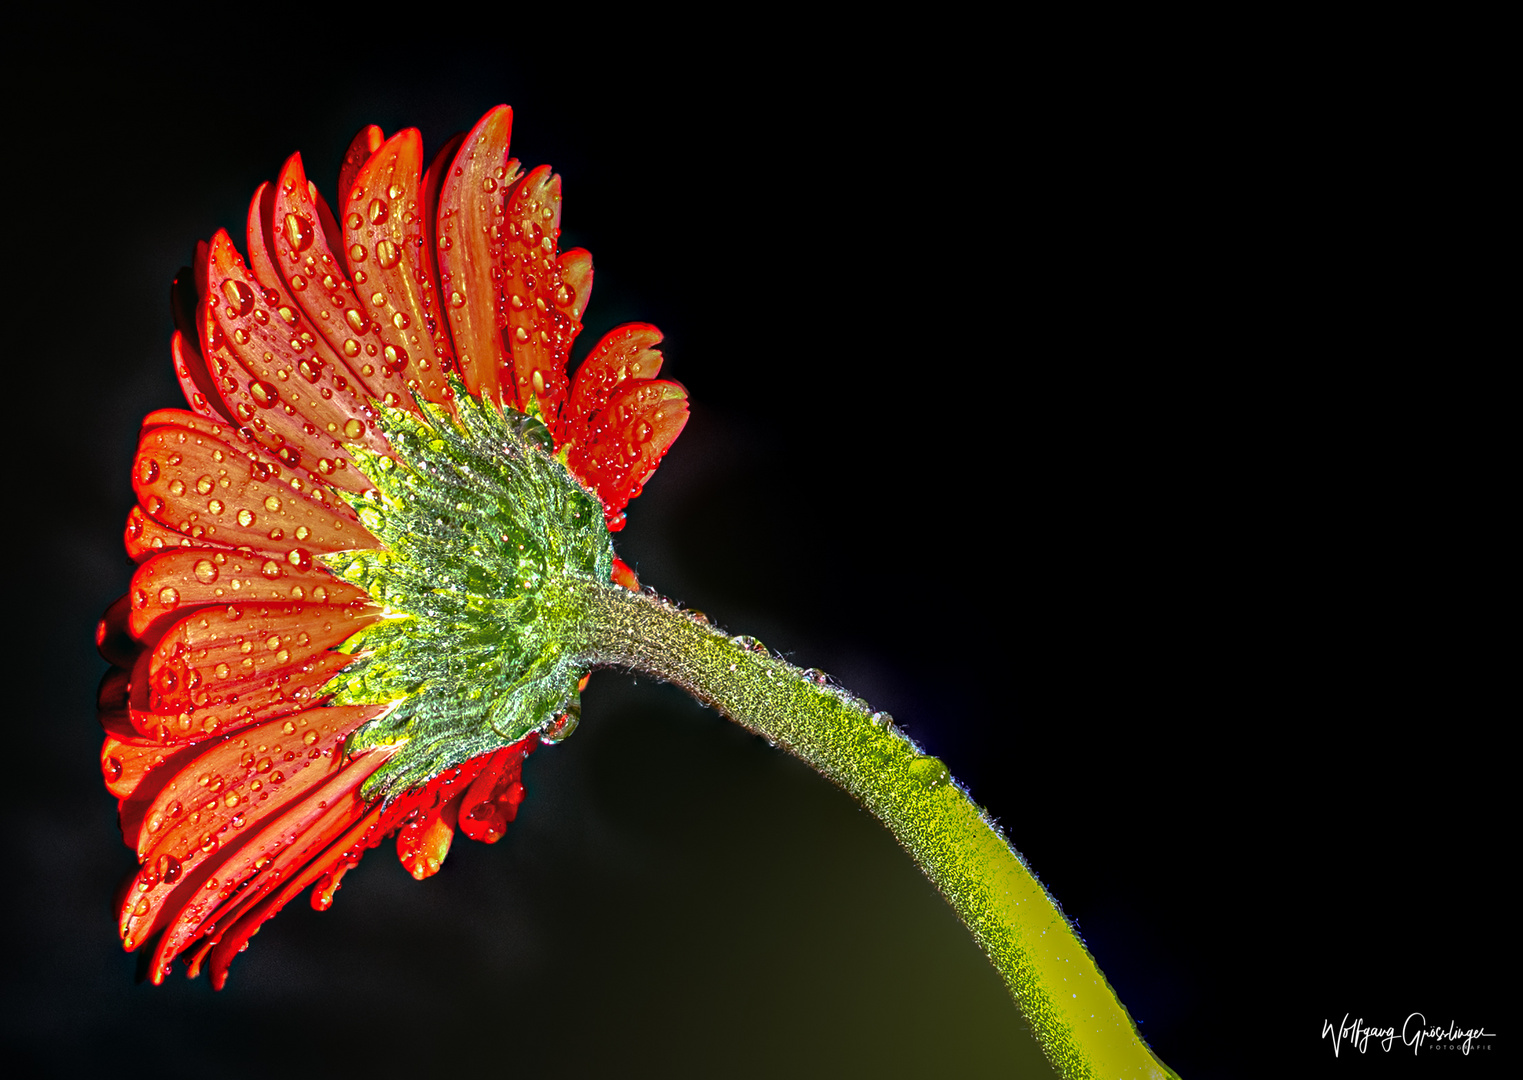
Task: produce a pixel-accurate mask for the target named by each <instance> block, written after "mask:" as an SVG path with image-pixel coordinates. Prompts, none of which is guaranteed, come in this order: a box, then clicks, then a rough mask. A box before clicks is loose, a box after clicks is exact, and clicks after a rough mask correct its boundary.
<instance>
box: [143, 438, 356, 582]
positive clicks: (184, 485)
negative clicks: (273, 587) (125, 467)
mask: <svg viewBox="0 0 1523 1080" xmlns="http://www.w3.org/2000/svg"><path fill="white" fill-rule="evenodd" d="M153 415H154V416H159V415H161V414H157V413H156V414H153ZM173 415H174V416H175V422H174V423H171V424H164V425H161V426H158V427H153V428H150V429H149V430H147V431H145V432H143V435H142V438H141V440H140V441H139V443H138V454H137V460H136V462H135V464H134V467H133V474H132V482H133V487H134V488H135V490H136V491H137V495H138V501H139V502H140V503H141V504H142V506H143V508H144V509H145V510H147V511H148V514H149V516H150V517H152V518H153V519H154V520H156V521H158V522H159V523H160V524H161V525H165V526H168V527H169V528H172V529H177V530H178V531H179V532H180V533H182V534H184V535H186V536H189V537H191V538H192V539H194V540H197V541H203V540H204V541H208V542H209V543H210V544H212V545H222V544H227V545H232V546H235V547H249V548H253V549H254V550H256V551H261V552H266V553H268V554H271V555H273V556H275V557H276V558H284V559H286V560H287V561H289V562H290V563H291V565H293V566H295V567H297V568H305V567H307V566H310V565H311V562H312V556H313V555H314V554H316V553H318V552H326V551H345V550H349V549H353V548H371V547H375V546H377V541H376V539H375V538H374V537H373V536H371V535H370V533H369V532H367V531H366V530H365V528H364V527H363V526H362V525H360V524H359V522H358V521H356V520H355V519H354V514H353V511H351V510H350V509H349V507H348V506H347V505H345V504H344V503H342V502H340V501H339V500H338V498H337V497H336V496H334V495H333V494H332V493H331V492H330V491H329V490H328V489H327V488H326V487H324V486H323V485H322V484H321V483H319V482H317V481H314V480H310V479H306V478H304V475H303V474H300V473H294V474H293V470H291V469H290V468H289V467H288V466H286V465H284V464H283V463H282V462H280V461H279V460H277V459H274V458H271V457H268V456H266V455H265V454H264V453H262V452H260V451H257V450H253V449H248V448H246V447H245V448H240V447H238V446H235V445H234V444H233V443H231V442H229V441H227V440H226V438H218V437H216V436H214V435H212V434H211V433H210V431H211V430H213V429H214V427H215V426H214V425H211V424H209V423H208V422H207V421H205V420H197V419H196V418H193V417H191V416H190V414H189V413H179V414H173ZM186 418H190V422H187V421H186ZM150 419H152V417H150ZM198 427H199V428H202V429H203V430H201V431H197V430H196V429H197V428H198Z"/></svg>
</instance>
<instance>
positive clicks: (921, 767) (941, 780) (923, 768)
mask: <svg viewBox="0 0 1523 1080" xmlns="http://www.w3.org/2000/svg"><path fill="white" fill-rule="evenodd" d="M951 775H952V774H951V773H949V772H948V771H947V767H946V766H945V765H943V764H942V762H941V759H940V758H933V757H917V758H916V759H915V760H914V761H912V762H910V778H911V779H912V780H914V781H915V782H916V783H918V784H920V785H921V786H922V787H927V788H936V787H940V786H941V785H942V784H945V783H946V782H947V781H948V780H949V779H951Z"/></svg>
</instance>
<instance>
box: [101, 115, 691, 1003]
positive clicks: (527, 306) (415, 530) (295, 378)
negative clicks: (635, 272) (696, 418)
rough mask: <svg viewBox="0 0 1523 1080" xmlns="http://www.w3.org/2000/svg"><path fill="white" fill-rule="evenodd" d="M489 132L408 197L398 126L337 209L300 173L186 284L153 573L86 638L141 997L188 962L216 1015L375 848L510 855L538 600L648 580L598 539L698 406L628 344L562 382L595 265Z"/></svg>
mask: <svg viewBox="0 0 1523 1080" xmlns="http://www.w3.org/2000/svg"><path fill="white" fill-rule="evenodd" d="M511 117H512V114H511V111H510V110H509V109H508V108H507V107H505V106H503V107H499V108H496V109H494V110H492V111H491V112H489V113H488V114H487V115H486V116H485V117H484V118H482V120H481V121H480V123H478V124H477V125H476V127H475V128H474V129H473V130H472V131H471V132H470V133H469V134H468V135H466V136H464V137H463V138H460V139H457V140H454V141H452V142H451V143H450V144H449V145H447V146H446V147H445V148H444V150H443V152H441V153H440V154H439V156H438V157H436V158H435V159H434V161H433V163H432V164H431V165H429V167H428V168H427V170H424V168H423V157H422V141H421V138H420V136H419V134H418V132H417V131H415V130H407V131H403V132H399V133H398V134H396V135H394V136H392V137H391V138H390V139H383V138H382V133H381V131H380V130H379V129H378V128H375V127H370V128H367V129H366V130H365V131H362V132H361V133H360V134H359V135H358V136H357V137H356V138H355V140H354V142H353V144H352V145H351V146H350V148H349V152H348V154H347V155H346V157H345V159H344V164H343V167H342V170H341V172H340V177H339V192H340V202H339V204H338V208H337V209H338V212H337V213H336V214H335V213H334V212H332V211H331V210H330V209H329V207H328V205H327V204H326V203H325V202H324V201H323V199H322V198H321V196H319V195H318V194H317V190H316V188H315V187H314V186H313V185H312V184H310V183H309V182H308V181H307V178H306V176H305V174H304V173H303V170H302V163H301V158H300V156H299V155H297V156H293V157H292V158H291V159H290V160H289V161H287V162H286V165H285V167H284V168H283V169H282V170H281V173H280V176H279V177H278V179H277V180H276V181H275V182H274V183H273V184H265V185H263V186H261V187H260V188H259V190H258V191H257V192H256V193H255V195H254V198H253V201H252V203H251V204H250V207H249V214H248V229H247V251H248V258H247V260H246V261H245V260H244V259H243V258H242V257H240V255H239V253H238V252H237V250H236V249H235V247H234V244H233V241H232V239H231V238H230V237H229V236H228V235H227V233H226V232H218V233H217V234H216V235H215V236H214V237H212V239H211V241H210V242H209V243H203V244H201V245H199V247H198V250H197V253H196V265H195V267H194V270H193V271H191V272H189V273H188V274H182V275H181V276H180V278H179V279H178V280H177V281H176V282H175V289H174V297H175V311H176V322H177V326H178V330H177V331H176V333H175V335H174V338H173V343H172V352H173V356H174V364H175V371H176V374H177V375H178V377H179V380H180V384H181V386H182V388H183V390H184V393H185V397H186V401H187V402H188V403H189V405H190V410H189V411H183V410H161V411H159V412H155V413H152V414H151V415H149V416H148V417H147V419H146V420H145V421H144V425H143V431H142V436H141V439H140V442H139V446H138V451H137V456H136V460H135V462H134V467H133V486H134V490H135V491H136V493H137V497H138V505H137V506H135V507H134V508H133V510H132V512H131V514H130V516H129V520H128V524H127V532H126V546H127V551H128V553H129V554H130V555H131V556H132V558H133V559H134V560H136V561H137V562H139V563H140V564H141V565H140V566H139V567H138V570H137V572H136V574H135V575H134V576H133V580H132V585H131V589H130V591H129V592H128V594H127V596H125V597H123V598H122V599H121V600H120V601H118V602H117V603H116V604H114V605H112V607H111V609H110V610H109V611H108V612H107V613H106V616H105V618H104V619H103V620H102V623H101V627H100V631H99V635H98V637H99V643H100V647H101V652H102V654H103V655H104V656H105V657H106V659H107V660H108V661H110V662H111V663H112V664H113V667H112V669H111V671H110V672H108V674H107V676H106V678H105V680H104V682H103V684H102V688H101V699H100V711H101V718H102V723H103V724H104V726H105V728H106V740H105V745H104V747H103V748H102V751H101V765H102V770H103V772H104V775H105V779H106V784H107V787H108V788H109V789H110V791H111V792H112V794H114V795H115V796H116V797H117V798H118V799H119V800H120V811H121V823H122V830H123V835H124V836H125V838H126V840H127V843H128V845H129V846H130V847H132V848H133V849H134V850H135V851H136V853H137V857H138V861H139V863H140V864H141V868H140V869H139V870H138V872H137V873H136V874H135V875H133V876H132V877H131V878H130V879H129V880H128V881H127V882H126V883H125V885H124V886H123V893H122V896H121V898H120V904H119V914H120V931H121V935H122V939H123V943H124V944H125V946H126V947H127V948H128V949H135V948H138V947H139V946H141V945H143V944H144V943H145V942H147V941H149V940H150V939H152V938H154V936H155V935H157V945H156V948H155V952H154V953H153V955H152V959H151V962H150V964H149V972H150V977H151V978H152V979H153V981H155V982H159V981H161V980H162V979H163V977H164V975H165V974H166V973H167V972H168V971H169V970H170V965H171V962H172V961H173V960H174V958H175V957H176V956H178V955H181V954H182V953H185V954H188V956H189V959H190V973H191V974H192V975H195V974H196V973H197V972H198V971H199V970H200V968H201V966H202V965H203V964H206V965H208V966H209V969H210V971H211V974H212V981H213V983H214V984H215V985H217V986H219V987H220V986H221V985H222V983H223V982H224V980H225V979H226V975H227V965H228V962H229V961H230V960H231V958H232V956H234V955H235V954H236V953H237V952H238V951H239V950H240V949H241V948H242V947H243V946H244V945H245V944H246V943H247V941H248V939H249V937H250V936H251V935H252V934H253V933H255V932H256V931H257V930H258V928H259V926H260V924H261V923H263V922H264V920H266V919H268V918H269V917H270V916H272V915H273V914H275V912H277V911H279V910H280V908H281V907H282V906H283V905H284V904H286V903H287V902H288V901H290V900H291V899H292V898H293V897H294V896H295V895H296V894H297V893H299V892H300V891H302V890H303V889H305V888H307V887H309V886H315V888H314V889H313V894H312V902H313V905H314V906H315V907H318V908H320V909H321V908H326V907H327V906H328V905H329V904H330V903H331V902H332V897H333V893H334V891H335V890H336V889H337V888H338V884H339V879H340V878H341V877H342V875H343V873H344V872H345V870H347V869H348V868H349V867H351V866H353V865H354V864H355V863H356V862H357V860H358V858H359V856H360V854H361V853H362V852H363V851H364V850H365V849H367V848H369V847H373V846H375V845H376V844H378V843H380V842H381V840H382V839H383V838H385V837H387V836H389V835H391V834H392V833H396V834H397V852H398V855H399V857H400V858H401V861H402V863H403V865H404V866H405V867H406V868H407V869H408V870H409V871H410V872H411V873H412V874H413V875H414V876H415V877H417V878H419V879H421V878H424V877H427V876H429V875H430V874H432V873H434V872H436V871H437V870H438V869H439V865H440V863H441V861H442V860H443V859H444V857H445V854H446V853H447V851H448V850H449V846H450V841H451V838H452V837H453V834H454V831H455V828H456V827H457V826H458V827H459V828H460V829H461V831H463V832H464V833H465V834H466V835H467V836H469V837H471V838H473V839H476V840H482V841H485V842H488V843H490V842H492V841H495V840H496V839H498V838H499V837H500V836H501V835H502V833H503V830H504V828H505V826H506V823H507V822H509V821H511V820H512V819H513V817H514V815H515V814H516V812H517V808H518V805H519V803H520V802H521V801H522V799H523V796H524V789H523V785H522V782H521V779H520V769H521V766H522V764H523V760H524V758H525V757H527V756H528V755H529V754H530V753H532V752H533V751H534V750H535V748H536V747H537V746H539V745H541V744H542V743H546V742H552V741H556V740H557V739H558V738H561V737H564V736H565V735H566V734H568V733H569V731H570V729H571V727H572V726H573V725H574V722H575V716H576V700H577V692H578V690H579V689H580V686H581V685H582V684H583V683H584V682H585V675H586V670H585V666H579V664H578V658H577V657H576V656H575V655H572V653H571V652H569V651H567V650H566V649H564V648H561V647H559V645H558V644H557V641H556V639H555V637H554V635H553V633H549V632H548V631H545V630H544V629H543V627H544V626H545V625H549V624H553V620H554V617H555V616H554V612H553V611H552V610H546V609H547V608H549V607H553V605H547V604H544V603H541V601H539V600H538V599H537V597H538V591H537V583H538V582H539V581H540V580H541V578H544V577H553V576H554V575H555V574H557V573H561V572H575V573H582V574H596V575H600V577H601V580H604V581H607V580H608V578H609V576H612V577H613V578H614V580H616V581H619V582H620V583H621V584H625V585H627V586H630V587H634V586H635V585H636V582H635V580H634V575H633V574H632V572H630V571H629V569H628V568H627V567H625V566H623V564H622V563H619V562H618V561H617V560H616V559H613V557H612V553H611V549H610V548H609V546H608V542H607V531H616V530H618V529H619V528H621V527H622V526H623V523H624V508H625V507H626V506H627V505H628V503H629V501H630V499H631V498H633V497H634V496H636V495H637V494H639V492H640V489H641V487H642V486H643V485H644V483H645V482H646V481H647V480H648V479H649V478H650V475H651V474H652V472H653V471H654V470H655V468H656V465H657V463H658V462H659V461H660V459H661V457H662V456H663V455H664V453H665V452H666V449H667V448H668V447H669V446H670V445H671V443H672V441H673V440H674V439H675V438H676V437H677V435H678V433H679V432H680V431H681V430H682V427H683V425H684V424H685V422H686V418H687V406H686V394H685V391H684V390H683V389H682V387H680V386H679V385H677V384H676V383H672V382H668V381H661V380H657V379H656V378H655V376H656V375H657V373H658V372H659V370H660V366H661V354H660V353H659V352H658V351H657V350H656V348H655V346H656V345H657V344H658V343H659V342H660V340H661V335H660V333H659V332H658V331H657V330H656V329H655V328H654V327H651V326H648V325H645V324H634V325H629V326H624V327H620V328H618V329H616V330H614V331H612V332H610V333H609V334H608V335H606V336H605V337H604V338H603V339H602V340H601V341H600V342H598V344H597V345H596V346H594V347H593V349H592V351H591V353H590V354H589V355H588V357H587V359H586V360H585V361H584V362H583V363H582V364H581V366H580V368H579V369H578V371H577V373H576V377H575V378H574V379H572V380H569V381H568V379H567V376H566V363H567V360H568V357H569V353H570V349H571V345H572V342H573V341H574V340H575V338H576V336H577V334H578V332H579V331H580V329H581V323H580V316H581V314H582V312H583V310H584V309H585V307H586V304H587V299H588V295H589V292H590V289H591V285H592V261H591V257H590V256H589V255H588V253H587V252H586V251H583V250H580V249H576V250H572V251H566V252H561V251H559V248H558V243H557V239H558V236H559V232H560V228H559V223H560V202H561V199H560V179H559V177H557V176H555V175H553V174H552V173H551V172H550V170H549V168H548V167H545V166H541V167H539V168H536V169H534V170H532V171H530V172H528V173H527V174H524V173H523V172H522V171H521V170H520V168H519V164H518V162H517V161H516V160H514V159H512V158H510V157H509V156H508V136H509V129H510V125H511ZM536 440H537V441H538V443H539V445H540V446H541V447H542V448H543V449H542V450H539V449H535V448H534V444H535V442H536ZM551 451H553V458H552V457H551V456H548V455H549V453H550V452H551ZM570 477H574V478H575V481H573V480H571V479H570ZM577 482H579V485H580V486H579V485H578V483H577ZM597 522H601V523H603V524H606V531H605V529H603V528H602V527H601V525H598V526H597V527H592V526H593V525H594V524H595V523H597ZM558 530H559V531H558Z"/></svg>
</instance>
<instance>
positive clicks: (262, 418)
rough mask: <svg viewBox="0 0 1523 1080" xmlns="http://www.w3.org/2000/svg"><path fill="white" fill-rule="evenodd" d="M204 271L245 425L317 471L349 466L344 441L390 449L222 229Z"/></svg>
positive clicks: (304, 326)
mask: <svg viewBox="0 0 1523 1080" xmlns="http://www.w3.org/2000/svg"><path fill="white" fill-rule="evenodd" d="M261 190H263V189H261ZM256 198H258V196H256ZM207 273H208V275H209V276H208V280H207V291H208V292H209V293H213V295H210V296H209V297H208V299H207V303H206V310H207V313H208V316H209V317H210V318H212V319H213V320H214V322H215V329H216V331H217V333H216V339H215V341H214V342H212V343H211V348H210V351H209V353H208V356H209V357H210V358H211V360H212V363H213V366H214V367H215V369H216V372H217V376H218V382H219V385H220V386H221V387H222V389H223V396H224V398H226V399H227V400H228V404H230V405H231V406H232V410H233V415H234V416H235V417H237V419H238V422H239V423H240V424H246V425H248V426H249V427H250V428H252V429H253V432H254V437H255V438H256V439H257V440H258V441H259V442H260V443H261V444H262V445H264V446H266V447H268V448H270V449H271V450H273V451H275V452H276V455H277V456H278V457H280V458H281V459H282V460H284V461H286V462H287V464H290V465H292V466H296V465H300V466H302V467H303V468H305V469H306V470H307V471H308V472H310V473H314V474H315V473H316V472H318V471H319V468H320V467H319V465H318V463H319V462H320V461H328V462H330V470H331V468H332V463H336V462H339V461H344V462H345V463H346V466H347V455H346V454H345V452H344V444H345V443H358V444H360V445H363V446H365V447H367V448H368V449H370V450H373V451H375V452H377V453H385V452H387V451H388V450H389V449H390V446H389V444H388V443H387V442H386V440H385V438H384V437H383V436H382V435H381V433H380V430H379V429H378V428H377V427H376V425H375V417H374V414H373V413H372V412H371V410H370V409H369V407H368V406H367V405H365V404H364V403H363V402H361V401H360V400H359V399H358V398H357V397H356V396H355V395H354V392H353V389H352V388H350V386H349V383H348V381H347V380H346V379H344V378H343V376H342V375H341V374H340V373H339V372H336V371H335V369H334V365H335V364H337V362H338V357H337V355H336V354H335V353H333V352H332V351H331V350H330V349H329V348H328V346H327V343H326V342H324V341H323V340H322V339H321V338H320V337H319V336H318V335H317V334H316V332H315V331H314V330H313V329H312V327H311V326H310V324H308V323H307V322H306V316H305V315H304V314H303V313H302V312H301V310H300V308H299V307H297V306H296V305H295V304H294V303H293V302H292V301H291V300H290V298H289V297H287V296H286V295H285V293H284V292H282V291H280V290H278V289H275V288H273V287H266V286H264V285H262V284H261V283H260V282H259V281H258V279H257V278H255V277H254V275H253V274H252V273H250V272H249V271H248V269H247V268H246V267H245V266H244V265H243V260H242V259H241V258H240V257H239V256H238V252H237V251H236V249H234V247H233V245H232V241H231V240H230V239H229V238H228V236H227V234H226V233H225V232H219V233H218V234H217V235H216V236H215V237H213V238H212V245H211V254H210V257H209V262H208V269H207ZM217 341H220V346H219V345H218V344H216V342H217ZM341 370H342V368H341V367H340V371H341ZM340 384H342V385H343V387H344V389H343V390H339V389H338V387H339V385H340ZM323 391H327V396H324V394H323ZM293 452H294V453H295V455H296V457H295V458H294V459H293V458H291V457H290V456H289V455H290V454H292V453H293ZM324 475H325V476H327V477H328V479H329V480H330V482H332V483H334V484H338V485H339V486H343V487H352V488H353V490H356V491H363V490H364V489H365V487H367V486H368V485H367V484H365V483H364V481H362V480H358V479H354V473H353V472H352V471H344V468H343V467H341V468H340V471H339V472H338V473H337V474H336V475H334V474H332V473H331V472H329V471H324Z"/></svg>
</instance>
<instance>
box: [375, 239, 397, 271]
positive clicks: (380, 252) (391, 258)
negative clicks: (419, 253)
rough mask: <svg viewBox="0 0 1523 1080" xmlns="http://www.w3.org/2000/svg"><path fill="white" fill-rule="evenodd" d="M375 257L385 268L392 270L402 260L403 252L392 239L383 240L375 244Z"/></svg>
mask: <svg viewBox="0 0 1523 1080" xmlns="http://www.w3.org/2000/svg"><path fill="white" fill-rule="evenodd" d="M375 257H376V261H377V262H379V263H380V264H381V266H382V268H383V269H386V270H390V269H391V268H392V267H393V266H395V265H397V263H399V262H401V261H402V252H401V250H400V249H399V248H398V247H397V245H396V244H394V243H392V242H391V241H390V240H382V241H381V242H380V243H379V244H377V245H376V246H375Z"/></svg>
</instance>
